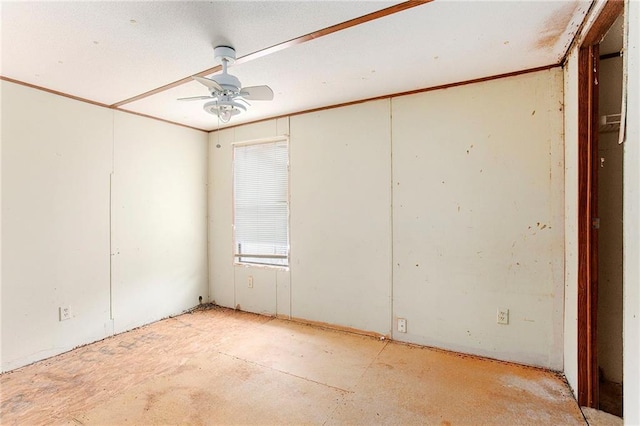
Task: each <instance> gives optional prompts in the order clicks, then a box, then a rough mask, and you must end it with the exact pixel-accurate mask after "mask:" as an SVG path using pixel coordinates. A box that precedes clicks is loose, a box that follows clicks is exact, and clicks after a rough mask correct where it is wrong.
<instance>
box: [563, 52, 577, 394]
mask: <svg viewBox="0 0 640 426" xmlns="http://www.w3.org/2000/svg"><path fill="white" fill-rule="evenodd" d="M564 140H565V143H564V164H565V171H564V183H565V185H564V192H565V204H564V206H565V209H564V217H565V220H564V233H565V236H564V262H565V265H564V270H565V275H564V283H565V288H564V356H563V357H564V374H565V376H566V377H567V381H568V382H569V386H571V388H572V389H573V392H574V395H575V394H577V392H578V49H574V50H573V51H572V52H571V54H570V55H569V57H568V58H567V62H566V64H565V66H564Z"/></svg>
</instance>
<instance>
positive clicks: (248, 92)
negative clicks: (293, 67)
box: [240, 86, 273, 101]
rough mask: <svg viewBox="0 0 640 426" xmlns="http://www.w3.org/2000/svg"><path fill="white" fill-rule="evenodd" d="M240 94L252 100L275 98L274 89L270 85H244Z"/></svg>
mask: <svg viewBox="0 0 640 426" xmlns="http://www.w3.org/2000/svg"><path fill="white" fill-rule="evenodd" d="M240 96H242V97H243V98H245V99H248V100H250V101H270V100H272V99H273V90H271V88H270V87H269V86H251V87H243V88H242V89H240Z"/></svg>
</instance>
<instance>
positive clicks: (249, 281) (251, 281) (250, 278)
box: [247, 275, 253, 288]
mask: <svg viewBox="0 0 640 426" xmlns="http://www.w3.org/2000/svg"><path fill="white" fill-rule="evenodd" d="M247 284H248V285H249V288H253V275H249V278H247Z"/></svg>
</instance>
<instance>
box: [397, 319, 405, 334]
mask: <svg viewBox="0 0 640 426" xmlns="http://www.w3.org/2000/svg"><path fill="white" fill-rule="evenodd" d="M398 332H400V333H406V332H407V320H406V319H405V318H398Z"/></svg>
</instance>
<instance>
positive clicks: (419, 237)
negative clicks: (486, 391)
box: [392, 68, 564, 370]
mask: <svg viewBox="0 0 640 426" xmlns="http://www.w3.org/2000/svg"><path fill="white" fill-rule="evenodd" d="M562 82H563V80H562V71H561V70H560V69H559V68H554V69H552V70H549V71H543V72H538V73H531V74H526V75H522V76H518V77H513V78H507V79H500V80H493V81H489V82H484V83H479V84H473V85H466V86H460V87H456V88H452V89H447V90H439V91H432V92H425V93H422V94H417V95H412V96H405V97H401V98H394V99H393V109H392V114H393V127H392V134H393V182H394V185H393V223H394V228H393V240H394V245H393V254H394V261H393V266H394V287H393V298H394V306H393V308H394V317H401V318H406V320H407V333H406V334H404V333H398V332H395V331H394V334H393V337H394V339H397V340H402V341H408V342H412V343H419V344H424V345H429V346H437V347H440V348H446V349H452V350H456V351H461V352H468V353H475V354H480V355H485V356H489V357H493V358H498V359H502V360H509V361H517V362H521V363H525V364H531V365H538V366H543V367H548V368H552V369H554V370H562V315H563V259H562V252H563V235H564V232H563V228H564V223H563V195H564V194H563V192H564V191H563V182H564V179H563V141H562V112H561V111H560V108H561V105H562ZM498 308H507V309H509V325H499V324H497V323H496V313H497V309H498Z"/></svg>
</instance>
